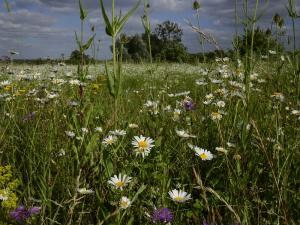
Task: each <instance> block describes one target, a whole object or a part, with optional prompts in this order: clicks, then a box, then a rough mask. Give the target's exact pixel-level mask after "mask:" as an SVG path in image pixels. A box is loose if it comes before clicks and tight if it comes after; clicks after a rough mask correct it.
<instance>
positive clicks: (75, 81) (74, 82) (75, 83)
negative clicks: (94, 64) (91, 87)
mask: <svg viewBox="0 0 300 225" xmlns="http://www.w3.org/2000/svg"><path fill="white" fill-rule="evenodd" d="M69 84H71V85H78V86H79V85H80V84H81V82H80V80H76V79H75V80H70V81H69Z"/></svg>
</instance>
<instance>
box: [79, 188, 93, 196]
mask: <svg viewBox="0 0 300 225" xmlns="http://www.w3.org/2000/svg"><path fill="white" fill-rule="evenodd" d="M77 191H78V193H80V194H83V195H86V194H92V193H94V191H93V190H92V189H86V188H78V189H77Z"/></svg>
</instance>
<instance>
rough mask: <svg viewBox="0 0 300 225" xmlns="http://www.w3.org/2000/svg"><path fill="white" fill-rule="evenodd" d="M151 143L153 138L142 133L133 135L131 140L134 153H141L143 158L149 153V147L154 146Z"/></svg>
mask: <svg viewBox="0 0 300 225" xmlns="http://www.w3.org/2000/svg"><path fill="white" fill-rule="evenodd" d="M153 143H154V140H153V139H151V138H149V137H144V136H143V135H140V136H134V140H133V141H132V142H131V144H132V145H133V147H135V150H134V151H135V154H136V155H142V157H143V158H144V157H145V156H147V155H148V154H149V153H150V151H151V148H152V147H154V145H153Z"/></svg>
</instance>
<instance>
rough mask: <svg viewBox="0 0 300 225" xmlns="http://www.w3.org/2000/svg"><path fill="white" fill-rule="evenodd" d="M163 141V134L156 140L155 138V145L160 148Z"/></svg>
mask: <svg viewBox="0 0 300 225" xmlns="http://www.w3.org/2000/svg"><path fill="white" fill-rule="evenodd" d="M161 141H162V136H159V137H158V138H157V139H156V140H155V147H156V148H158V147H160V146H161Z"/></svg>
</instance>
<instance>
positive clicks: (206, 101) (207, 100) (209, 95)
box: [203, 94, 214, 105]
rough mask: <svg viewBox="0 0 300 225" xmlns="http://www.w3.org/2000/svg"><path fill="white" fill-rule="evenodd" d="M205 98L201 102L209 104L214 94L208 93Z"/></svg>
mask: <svg viewBox="0 0 300 225" xmlns="http://www.w3.org/2000/svg"><path fill="white" fill-rule="evenodd" d="M205 99H206V100H205V101H204V102H203V104H205V105H209V104H210V103H211V102H212V100H213V99H214V95H213V94H208V95H206V96H205Z"/></svg>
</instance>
